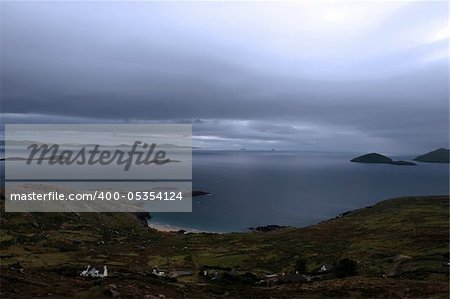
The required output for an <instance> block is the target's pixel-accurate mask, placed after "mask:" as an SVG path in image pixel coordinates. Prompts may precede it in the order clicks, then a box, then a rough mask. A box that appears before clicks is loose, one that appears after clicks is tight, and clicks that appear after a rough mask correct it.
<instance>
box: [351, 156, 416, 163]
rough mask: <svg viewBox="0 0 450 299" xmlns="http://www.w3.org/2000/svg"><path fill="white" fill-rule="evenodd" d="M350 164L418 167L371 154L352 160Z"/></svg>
mask: <svg viewBox="0 0 450 299" xmlns="http://www.w3.org/2000/svg"><path fill="white" fill-rule="evenodd" d="M350 162H356V163H378V164H391V165H407V166H413V165H417V164H416V163H414V162H408V161H394V160H392V159H391V158H389V157H386V156H383V155H381V154H378V153H370V154H366V155H362V156H359V157H356V158H353V159H351V160H350Z"/></svg>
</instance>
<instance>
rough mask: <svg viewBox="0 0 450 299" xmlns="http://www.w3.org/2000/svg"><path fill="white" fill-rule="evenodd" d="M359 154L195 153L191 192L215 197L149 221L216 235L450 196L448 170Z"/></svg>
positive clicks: (444, 166) (200, 199)
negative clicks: (367, 159)
mask: <svg viewBox="0 0 450 299" xmlns="http://www.w3.org/2000/svg"><path fill="white" fill-rule="evenodd" d="M358 155H360V153H317V152H288V151H275V152H271V151H205V150H196V151H194V152H193V189H194V190H203V191H208V192H211V193H212V195H210V196H201V197H194V199H193V212H192V213H152V220H151V221H152V222H155V223H159V224H169V225H173V226H179V227H186V228H192V229H198V230H206V231H215V232H229V231H244V230H246V229H247V228H248V227H255V226H263V225H267V224H279V225H292V226H305V225H309V224H314V223H317V222H319V221H322V220H325V219H329V218H331V217H334V216H336V215H338V214H340V213H342V212H345V211H348V210H353V209H358V208H363V207H366V206H368V205H372V204H374V203H376V202H379V201H381V200H384V199H388V198H392V197H397V196H408V195H446V194H449V165H448V164H434V163H420V162H418V166H395V165H385V164H379V165H378V164H359V163H351V162H349V161H350V159H352V158H353V157H355V156H358ZM1 156H3V153H1ZM391 157H392V158H393V159H396V160H397V159H403V160H411V159H413V158H414V156H398V157H396V156H391ZM0 164H1V166H2V167H1V168H2V171H3V165H4V163H0ZM2 175H3V174H2Z"/></svg>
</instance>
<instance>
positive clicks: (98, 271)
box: [80, 265, 108, 278]
mask: <svg viewBox="0 0 450 299" xmlns="http://www.w3.org/2000/svg"><path fill="white" fill-rule="evenodd" d="M80 276H83V277H94V278H104V277H106V276H108V267H107V266H92V267H91V265H88V266H87V267H86V270H83V271H82V272H81V273H80Z"/></svg>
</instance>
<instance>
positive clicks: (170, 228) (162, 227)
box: [147, 221, 219, 234]
mask: <svg viewBox="0 0 450 299" xmlns="http://www.w3.org/2000/svg"><path fill="white" fill-rule="evenodd" d="M147 225H148V227H150V228H153V229H156V230H157V231H160V232H165V233H176V232H179V231H184V232H185V233H194V234H200V233H214V234H219V233H218V232H211V231H204V230H198V229H194V228H187V227H181V226H176V225H170V224H162V223H157V222H151V221H149V222H147Z"/></svg>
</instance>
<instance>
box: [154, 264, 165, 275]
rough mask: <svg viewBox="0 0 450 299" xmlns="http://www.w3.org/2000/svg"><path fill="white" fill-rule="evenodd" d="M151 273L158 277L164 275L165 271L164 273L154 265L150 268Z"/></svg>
mask: <svg viewBox="0 0 450 299" xmlns="http://www.w3.org/2000/svg"><path fill="white" fill-rule="evenodd" d="M152 274H154V275H156V276H159V277H163V276H166V273H164V271H161V270H159V268H158V266H155V267H154V268H153V269H152Z"/></svg>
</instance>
